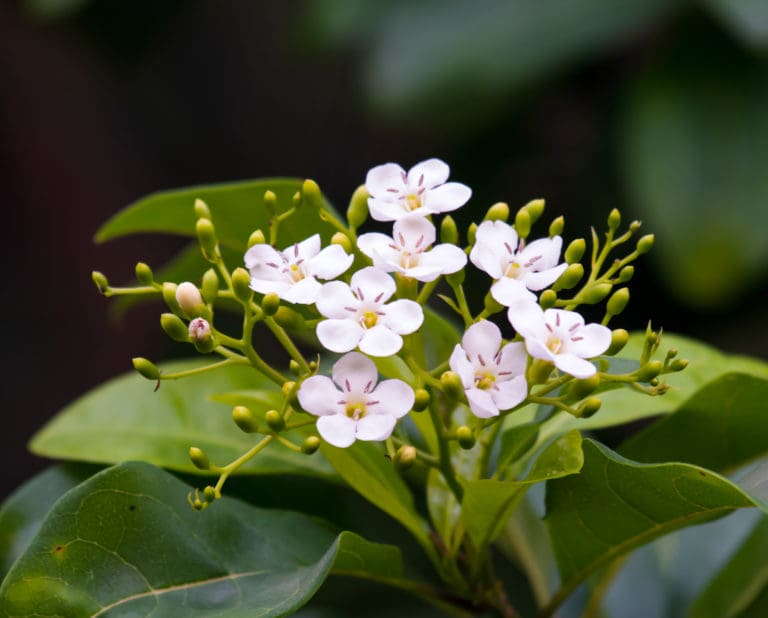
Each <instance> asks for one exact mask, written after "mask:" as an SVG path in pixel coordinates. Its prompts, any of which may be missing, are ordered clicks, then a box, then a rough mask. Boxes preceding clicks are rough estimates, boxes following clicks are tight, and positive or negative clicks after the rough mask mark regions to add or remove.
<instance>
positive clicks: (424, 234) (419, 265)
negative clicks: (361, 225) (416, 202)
mask: <svg viewBox="0 0 768 618" xmlns="http://www.w3.org/2000/svg"><path fill="white" fill-rule="evenodd" d="M435 237H436V235H435V226H434V225H432V224H431V223H430V222H429V221H427V220H426V219H425V218H424V217H420V216H418V215H411V216H408V217H405V218H403V219H398V220H397V221H395V224H394V226H393V230H392V237H391V238H390V237H389V236H387V235H386V234H379V233H377V232H372V233H369V234H363V235H361V236H360V237H359V238H358V239H357V246H358V247H359V249H360V251H362V252H363V253H365V255H367V256H368V257H369V258H371V259H372V260H373V264H374V266H376V267H377V268H381V269H382V270H385V271H387V272H393V271H394V272H399V273H401V274H402V275H404V276H406V277H411V278H413V279H417V280H419V281H434V280H435V279H437V278H438V277H439V276H440V275H443V274H448V273H455V272H456V271H458V270H461V269H462V268H464V266H465V265H466V263H467V255H466V254H465V253H464V252H463V251H462V250H461V249H460V248H459V247H457V246H456V245H451V244H447V243H445V244H441V245H437V246H436V247H433V248H432V249H430V246H431V245H432V243H433V242H435Z"/></svg>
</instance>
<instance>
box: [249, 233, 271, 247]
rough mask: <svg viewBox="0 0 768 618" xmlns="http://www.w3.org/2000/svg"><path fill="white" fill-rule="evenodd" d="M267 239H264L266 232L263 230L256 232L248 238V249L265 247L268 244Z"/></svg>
mask: <svg viewBox="0 0 768 618" xmlns="http://www.w3.org/2000/svg"><path fill="white" fill-rule="evenodd" d="M266 242H267V239H266V238H265V237H264V232H262V231H261V230H256V231H255V232H253V234H251V235H250V236H249V237H248V248H249V249H250V248H251V247H253V246H254V245H263V244H266Z"/></svg>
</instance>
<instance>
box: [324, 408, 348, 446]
mask: <svg viewBox="0 0 768 618" xmlns="http://www.w3.org/2000/svg"><path fill="white" fill-rule="evenodd" d="M355 429H357V421H354V420H352V419H351V418H348V417H346V416H344V415H343V414H333V415H332V416H321V417H320V418H319V419H317V431H318V433H319V434H320V435H321V436H322V438H323V440H325V441H326V442H327V443H328V444H332V445H333V446H338V447H339V448H346V447H348V446H349V445H351V444H352V443H353V442H354V441H355Z"/></svg>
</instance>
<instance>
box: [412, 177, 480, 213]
mask: <svg viewBox="0 0 768 618" xmlns="http://www.w3.org/2000/svg"><path fill="white" fill-rule="evenodd" d="M470 197H472V189H470V188H469V187H468V186H467V185H463V184H461V183H460V182H448V183H446V184H444V185H440V186H439V187H437V188H435V189H432V190H431V191H428V192H426V193H424V196H423V197H422V204H423V206H424V208H425V209H427V210H428V211H430V212H449V211H451V210H456V209H457V208H460V207H461V206H464V204H466V203H467V202H468V201H469V198H470Z"/></svg>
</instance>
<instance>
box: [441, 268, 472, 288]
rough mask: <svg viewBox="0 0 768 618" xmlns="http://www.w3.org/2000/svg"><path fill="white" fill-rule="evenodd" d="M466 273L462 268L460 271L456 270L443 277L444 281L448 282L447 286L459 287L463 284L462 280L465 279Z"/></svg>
mask: <svg viewBox="0 0 768 618" xmlns="http://www.w3.org/2000/svg"><path fill="white" fill-rule="evenodd" d="M466 276H467V273H466V271H465V270H464V269H463V268H462V269H461V270H457V271H456V272H455V273H450V274H448V275H445V280H446V281H447V282H448V285H453V286H457V285H461V284H462V283H464V279H465V278H466Z"/></svg>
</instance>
